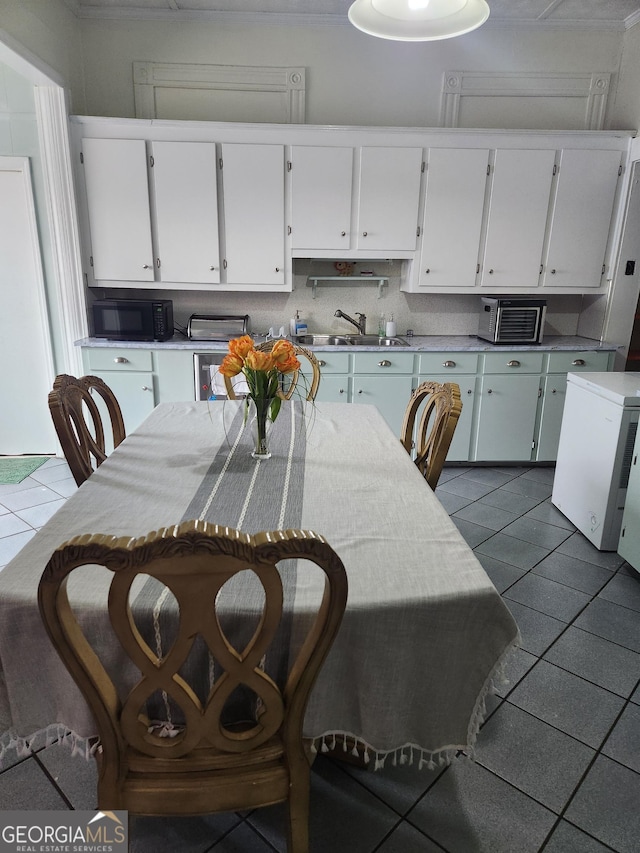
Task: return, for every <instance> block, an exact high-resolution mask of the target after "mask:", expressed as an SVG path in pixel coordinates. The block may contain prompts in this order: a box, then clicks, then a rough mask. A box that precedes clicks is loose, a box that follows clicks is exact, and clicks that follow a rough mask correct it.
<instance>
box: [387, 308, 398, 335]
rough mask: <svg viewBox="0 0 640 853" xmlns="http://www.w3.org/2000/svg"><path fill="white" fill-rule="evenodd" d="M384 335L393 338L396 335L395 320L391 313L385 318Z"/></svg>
mask: <svg viewBox="0 0 640 853" xmlns="http://www.w3.org/2000/svg"><path fill="white" fill-rule="evenodd" d="M386 335H387V337H388V338H395V336H396V321H395V320H394V319H393V314H390V315H389V319H388V320H387V325H386Z"/></svg>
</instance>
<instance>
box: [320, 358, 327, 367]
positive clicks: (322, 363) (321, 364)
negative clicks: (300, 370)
mask: <svg viewBox="0 0 640 853" xmlns="http://www.w3.org/2000/svg"><path fill="white" fill-rule="evenodd" d="M326 363H327V362H326V361H322V359H320V358H319V359H318V364H319V365H320V367H324V366H325V365H326Z"/></svg>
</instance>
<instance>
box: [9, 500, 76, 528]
mask: <svg viewBox="0 0 640 853" xmlns="http://www.w3.org/2000/svg"><path fill="white" fill-rule="evenodd" d="M64 502H65V501H64V498H60V500H57V501H49V503H46V504H40V505H39V506H32V507H28V508H27V509H21V510H18V511H17V512H16V516H19V517H20V518H21V519H23V520H24V521H26V522H27V524H29V525H30V526H31V527H35V528H36V530H38V529H40V528H41V527H43V526H44V525H45V524H46V523H47V521H49V519H50V518H51V517H52V516H53V515H55V514H56V512H57V511H58V510H59V509H60V507H61V506H64Z"/></svg>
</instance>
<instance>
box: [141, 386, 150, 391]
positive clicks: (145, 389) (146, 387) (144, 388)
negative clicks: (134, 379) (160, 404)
mask: <svg viewBox="0 0 640 853" xmlns="http://www.w3.org/2000/svg"><path fill="white" fill-rule="evenodd" d="M142 390H143V391H151V388H149V386H148V385H143V386H142Z"/></svg>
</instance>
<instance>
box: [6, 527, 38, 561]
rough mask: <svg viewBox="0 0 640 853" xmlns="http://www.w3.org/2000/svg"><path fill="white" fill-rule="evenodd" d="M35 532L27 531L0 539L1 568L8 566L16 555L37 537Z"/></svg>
mask: <svg viewBox="0 0 640 853" xmlns="http://www.w3.org/2000/svg"><path fill="white" fill-rule="evenodd" d="M35 533H36V531H35V530H25V531H24V533H16V534H14V535H13V536H5V537H4V539H0V566H6V565H7V563H8V562H10V561H11V560H13V558H14V557H15V555H16V554H17V553H18V551H20V550H21V549H22V548H23V547H24V546H25V545H26V544H27V542H28V541H29V539H31V537H32V536H35Z"/></svg>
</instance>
